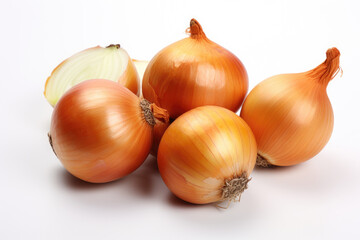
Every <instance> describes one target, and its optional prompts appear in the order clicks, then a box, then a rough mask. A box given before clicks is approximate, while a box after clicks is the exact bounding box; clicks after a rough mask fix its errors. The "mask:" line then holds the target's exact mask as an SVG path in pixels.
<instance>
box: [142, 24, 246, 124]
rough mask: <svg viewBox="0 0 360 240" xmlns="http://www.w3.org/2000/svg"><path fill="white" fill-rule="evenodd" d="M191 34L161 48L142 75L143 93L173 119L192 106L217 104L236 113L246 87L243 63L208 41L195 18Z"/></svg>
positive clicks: (190, 30) (191, 25) (191, 26)
mask: <svg viewBox="0 0 360 240" xmlns="http://www.w3.org/2000/svg"><path fill="white" fill-rule="evenodd" d="M189 33H190V37H189V38H185V39H183V40H180V41H178V42H175V43H173V44H171V45H170V46H168V47H166V48H164V49H163V50H161V51H160V52H159V53H158V54H157V55H156V56H155V57H154V58H153V59H152V60H151V61H150V63H149V65H148V67H147V68H146V71H145V74H144V77H143V86H142V90H143V95H144V97H145V98H146V99H147V100H149V101H150V102H154V103H156V104H157V105H158V106H160V107H162V108H165V109H167V110H168V111H169V114H170V117H171V118H173V119H175V118H176V117H178V116H180V115H181V114H183V113H185V112H186V111H189V110H191V109H193V108H196V107H199V106H204V105H216V106H221V107H225V108H227V109H229V110H232V111H234V112H236V111H237V110H238V109H239V108H240V106H241V104H242V102H243V100H244V97H245V95H246V92H247V90H248V77H247V73H246V70H245V67H244V65H243V64H242V63H241V61H240V60H239V59H238V58H237V57H236V56H235V55H234V54H232V53H231V52H229V51H228V50H226V49H225V48H223V47H221V46H220V45H218V44H216V43H214V42H212V41H210V40H209V39H208V38H207V37H206V36H205V33H204V32H203V30H202V28H201V26H200V24H199V23H198V21H196V20H195V19H192V20H191V22H190V29H189Z"/></svg>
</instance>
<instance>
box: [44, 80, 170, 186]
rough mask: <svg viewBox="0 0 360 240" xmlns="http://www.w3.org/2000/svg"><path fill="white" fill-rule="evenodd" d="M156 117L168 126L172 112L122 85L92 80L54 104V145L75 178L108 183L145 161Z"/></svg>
mask: <svg viewBox="0 0 360 240" xmlns="http://www.w3.org/2000/svg"><path fill="white" fill-rule="evenodd" d="M154 118H157V119H158V120H159V121H165V122H167V121H168V114H167V112H166V111H165V110H163V109H160V108H158V107H157V106H155V105H154V104H150V103H149V102H148V101H147V100H145V99H142V100H140V99H139V98H138V97H137V96H136V95H135V94H133V93H132V92H130V91H129V90H128V89H126V88H125V87H123V86H121V85H120V84H117V83H115V82H112V81H108V80H88V81H85V82H82V83H80V84H78V85H76V86H74V87H73V88H71V89H70V90H69V91H67V92H66V93H65V95H64V96H63V97H62V98H61V99H60V101H59V102H58V103H57V104H56V106H55V108H54V112H53V115H52V119H51V128H50V133H49V138H50V143H51V144H52V147H53V150H54V152H55V154H56V155H57V157H58V158H59V159H60V161H61V163H62V164H63V165H64V167H65V168H66V169H67V170H68V171H69V172H70V173H71V174H73V175H74V176H76V177H78V178H80V179H82V180H85V181H88V182H94V183H103V182H109V181H113V180H116V179H118V178H121V177H124V176H126V175H128V174H129V173H131V172H133V171H134V170H135V169H136V168H138V167H139V166H140V165H141V163H142V162H143V161H144V160H145V159H146V157H147V155H148V154H149V151H150V148H151V144H152V137H153V136H152V127H153V125H155V119H154Z"/></svg>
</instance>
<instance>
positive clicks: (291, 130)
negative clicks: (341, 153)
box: [241, 48, 340, 167]
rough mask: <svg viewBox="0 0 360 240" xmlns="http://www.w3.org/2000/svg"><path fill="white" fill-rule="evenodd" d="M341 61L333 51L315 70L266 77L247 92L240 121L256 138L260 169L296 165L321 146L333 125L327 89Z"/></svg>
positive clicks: (312, 154) (319, 149)
mask: <svg viewBox="0 0 360 240" xmlns="http://www.w3.org/2000/svg"><path fill="white" fill-rule="evenodd" d="M339 58H340V52H339V50H338V49H336V48H331V49H329V50H328V51H327V52H326V60H325V62H323V63H322V64H320V65H319V66H317V67H316V68H314V69H312V70H310V71H307V72H303V73H296V74H281V75H276V76H273V77H270V78H268V79H266V80H264V81H263V82H261V83H260V84H258V85H257V86H256V87H255V88H254V89H253V90H252V91H251V92H250V94H249V95H248V97H247V98H246V100H245V103H244V106H243V108H242V110H241V117H242V118H243V119H244V120H245V121H246V122H247V123H248V124H249V126H250V128H251V129H252V131H253V133H254V135H255V138H256V141H257V144H258V159H257V165H258V166H263V167H269V166H272V165H276V166H291V165H295V164H298V163H301V162H304V161H306V160H308V159H310V158H312V157H314V156H315V155H316V154H318V153H319V152H320V151H321V149H323V148H324V146H325V145H326V143H327V142H328V141H329V139H330V136H331V133H332V130H333V126H334V114H333V110H332V107H331V103H330V101H329V98H328V96H327V94H326V87H327V85H328V83H329V81H330V80H331V79H333V78H334V77H335V76H336V74H337V73H338V72H339V70H340V68H339Z"/></svg>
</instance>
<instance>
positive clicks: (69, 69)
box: [44, 44, 140, 106]
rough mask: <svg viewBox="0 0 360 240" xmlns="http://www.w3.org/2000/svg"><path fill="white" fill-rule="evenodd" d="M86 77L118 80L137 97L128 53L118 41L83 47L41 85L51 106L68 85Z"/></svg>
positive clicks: (137, 85)
mask: <svg viewBox="0 0 360 240" xmlns="http://www.w3.org/2000/svg"><path fill="white" fill-rule="evenodd" d="M89 79H107V80H111V81H114V82H118V83H120V84H121V85H123V86H125V87H126V88H128V89H130V91H132V92H133V93H135V94H136V95H138V96H139V94H140V81H139V76H138V73H137V71H136V69H135V66H134V64H133V62H132V61H131V59H130V57H129V55H128V53H127V52H126V51H125V50H124V49H123V48H121V47H120V45H119V44H115V45H114V44H112V45H109V46H108V47H106V48H103V47H100V46H97V47H93V48H89V49H86V50H84V51H81V52H79V53H76V54H75V55H73V56H71V57H70V58H68V59H66V60H65V61H63V62H62V63H60V64H59V65H58V66H57V67H56V68H55V69H54V70H53V72H52V73H51V76H50V77H49V78H48V79H47V81H46V84H45V91H44V95H45V97H46V99H47V101H48V102H49V103H50V104H51V105H52V106H55V104H56V103H57V101H58V100H59V99H60V98H61V96H62V95H63V94H64V93H65V92H66V91H67V90H68V89H70V88H71V87H73V86H75V85H76V84H78V83H81V82H83V81H85V80H89Z"/></svg>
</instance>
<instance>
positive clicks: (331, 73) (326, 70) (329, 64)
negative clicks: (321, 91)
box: [307, 47, 342, 86]
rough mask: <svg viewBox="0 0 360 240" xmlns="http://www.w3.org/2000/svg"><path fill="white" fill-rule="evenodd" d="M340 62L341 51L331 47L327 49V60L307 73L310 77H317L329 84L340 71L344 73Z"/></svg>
mask: <svg viewBox="0 0 360 240" xmlns="http://www.w3.org/2000/svg"><path fill="white" fill-rule="evenodd" d="M339 64H340V51H339V50H338V49H337V48H335V47H334V48H330V49H328V50H327V51H326V60H325V61H324V62H323V63H322V64H320V65H319V66H317V67H316V68H314V69H313V70H310V71H309V72H307V73H308V75H309V76H310V77H312V78H314V79H316V80H317V81H318V82H319V83H321V84H323V85H325V86H327V85H328V83H329V82H330V81H331V80H332V79H333V78H334V77H335V76H336V75H337V74H338V72H339V71H340V72H341V73H342V70H341V68H340V66H339Z"/></svg>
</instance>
